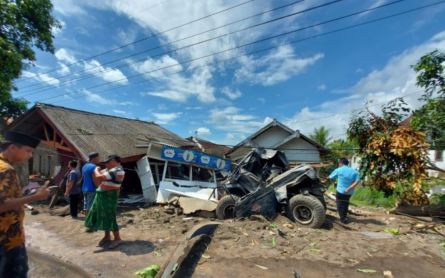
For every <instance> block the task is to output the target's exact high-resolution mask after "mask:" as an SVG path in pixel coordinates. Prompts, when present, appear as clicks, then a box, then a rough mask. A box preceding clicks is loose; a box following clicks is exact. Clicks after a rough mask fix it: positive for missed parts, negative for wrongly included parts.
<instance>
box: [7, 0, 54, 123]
mask: <svg viewBox="0 0 445 278" xmlns="http://www.w3.org/2000/svg"><path fill="white" fill-rule="evenodd" d="M52 8H53V5H52V3H51V1H50V0H0V68H1V70H0V117H2V118H3V117H17V116H19V115H20V114H22V113H23V112H24V111H26V104H27V102H26V101H25V100H23V99H15V98H13V97H12V95H11V91H12V90H14V89H16V88H15V86H14V84H13V80H14V79H16V78H18V77H19V76H20V74H21V72H22V69H24V68H26V67H29V66H30V65H31V63H32V62H33V61H35V60H36V56H35V52H34V49H35V48H37V49H40V50H42V51H46V52H51V53H54V45H53V38H54V37H53V35H52V32H51V30H52V29H53V28H57V27H60V24H59V22H58V21H57V20H56V19H55V18H54V17H53V16H52V14H51V11H52Z"/></svg>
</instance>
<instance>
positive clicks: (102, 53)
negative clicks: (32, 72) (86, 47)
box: [26, 0, 256, 79]
mask: <svg viewBox="0 0 445 278" xmlns="http://www.w3.org/2000/svg"><path fill="white" fill-rule="evenodd" d="M254 1H256V0H248V1H244V2H241V3H238V4H236V5H233V6H230V7H227V8H224V9H222V10H220V11H217V12H213V13H211V14H208V15H206V16H203V17H200V18H197V19H194V20H192V21H189V22H186V23H183V24H180V25H178V26H175V27H172V28H169V29H167V30H164V31H160V32H155V33H154V34H151V35H149V36H146V37H142V38H140V39H137V40H135V41H132V42H130V43H126V44H123V45H120V46H118V47H115V48H112V49H110V50H106V51H104V52H101V53H98V54H95V55H93V56H89V57H87V58H83V59H81V60H79V61H76V62H74V63H70V64H68V65H66V66H67V67H71V66H72V65H75V64H79V63H80V62H82V61H87V60H91V59H94V58H97V57H100V56H103V55H106V54H109V53H112V52H114V51H117V50H121V49H123V48H126V47H128V46H130V45H134V44H138V43H140V42H143V41H146V40H148V39H151V38H154V37H157V36H159V35H162V34H165V33H167V32H170V31H173V30H176V29H179V28H182V27H184V26H187V25H190V24H192V23H195V22H198V21H201V20H203V19H206V18H210V17H212V16H214V15H217V14H221V13H224V12H226V11H229V10H232V9H235V8H238V7H240V6H243V5H246V4H248V3H250V2H254ZM57 70H58V69H52V70H49V71H46V72H43V73H39V74H48V73H51V72H55V71H57ZM39 74H37V75H39ZM28 78H31V77H28ZM28 78H26V79H28Z"/></svg>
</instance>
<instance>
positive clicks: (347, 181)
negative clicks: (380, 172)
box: [329, 158, 360, 224]
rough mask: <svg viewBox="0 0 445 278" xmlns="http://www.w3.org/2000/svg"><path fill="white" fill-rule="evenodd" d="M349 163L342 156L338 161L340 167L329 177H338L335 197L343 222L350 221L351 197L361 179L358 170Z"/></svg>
mask: <svg viewBox="0 0 445 278" xmlns="http://www.w3.org/2000/svg"><path fill="white" fill-rule="evenodd" d="M348 165H349V161H348V160H347V159H346V158H341V159H340V161H339V163H338V168H337V169H335V170H334V171H333V172H332V173H331V174H330V175H329V179H331V180H333V179H335V178H337V186H336V188H337V192H336V194H335V198H336V202H337V211H338V215H339V216H340V222H341V223H343V224H347V222H348V217H347V216H348V208H349V199H350V198H351V196H352V194H353V193H354V188H355V187H356V186H357V185H358V183H359V181H360V177H359V174H358V172H357V171H356V170H354V169H352V168H351V167H349V166H348Z"/></svg>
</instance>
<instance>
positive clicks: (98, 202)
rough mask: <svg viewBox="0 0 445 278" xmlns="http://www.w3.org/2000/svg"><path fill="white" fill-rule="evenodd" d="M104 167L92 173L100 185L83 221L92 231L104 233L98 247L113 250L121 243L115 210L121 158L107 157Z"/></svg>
mask: <svg viewBox="0 0 445 278" xmlns="http://www.w3.org/2000/svg"><path fill="white" fill-rule="evenodd" d="M105 167H106V169H104V170H100V168H99V167H97V168H96V169H95V171H94V178H95V179H96V180H97V181H98V182H100V184H99V187H98V188H97V190H96V196H95V198H94V201H93V205H92V207H91V210H90V212H89V213H88V216H87V217H86V219H85V226H86V227H88V228H89V229H92V230H101V231H105V235H104V237H103V238H102V239H101V240H100V241H99V244H98V246H100V247H104V246H106V245H108V248H115V247H117V246H118V245H119V244H120V243H121V237H120V234H119V227H118V225H117V221H116V210H117V200H118V198H119V190H120V187H121V184H122V181H123V180H124V177H125V172H124V169H123V168H122V166H121V158H120V157H119V156H118V155H110V156H108V159H107V160H106V161H105ZM111 232H112V233H113V237H114V239H113V240H111Z"/></svg>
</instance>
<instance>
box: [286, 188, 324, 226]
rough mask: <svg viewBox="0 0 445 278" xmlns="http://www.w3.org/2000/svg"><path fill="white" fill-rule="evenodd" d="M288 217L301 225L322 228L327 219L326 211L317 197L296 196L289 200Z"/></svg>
mask: <svg viewBox="0 0 445 278" xmlns="http://www.w3.org/2000/svg"><path fill="white" fill-rule="evenodd" d="M288 217H289V218H290V219H291V220H292V221H294V222H296V223H298V224H300V225H303V226H306V227H309V228H320V227H321V226H322V225H323V223H324V220H325V218H326V210H325V209H324V207H323V204H322V203H321V202H320V200H318V199H317V198H316V197H314V196H311V195H309V196H308V195H296V196H294V197H292V198H291V199H290V200H289V207H288Z"/></svg>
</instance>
